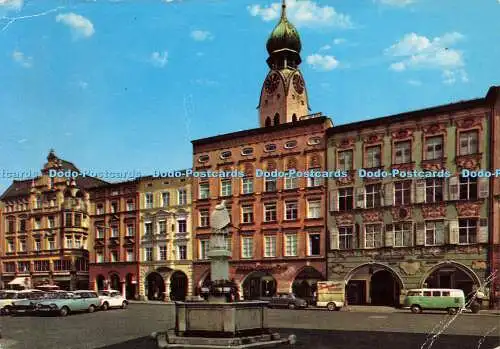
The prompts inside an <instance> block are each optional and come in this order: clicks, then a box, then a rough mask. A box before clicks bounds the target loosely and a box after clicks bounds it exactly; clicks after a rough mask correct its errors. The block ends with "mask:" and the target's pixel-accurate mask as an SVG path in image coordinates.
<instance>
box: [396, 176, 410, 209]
mask: <svg viewBox="0 0 500 349" xmlns="http://www.w3.org/2000/svg"><path fill="white" fill-rule="evenodd" d="M394 202H395V204H396V206H402V205H408V204H410V202H411V181H402V182H395V183H394Z"/></svg>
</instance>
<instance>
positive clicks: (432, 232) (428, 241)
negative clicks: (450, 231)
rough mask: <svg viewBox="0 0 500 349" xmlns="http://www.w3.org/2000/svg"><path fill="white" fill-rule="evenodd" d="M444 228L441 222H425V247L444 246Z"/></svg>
mask: <svg viewBox="0 0 500 349" xmlns="http://www.w3.org/2000/svg"><path fill="white" fill-rule="evenodd" d="M443 232H444V226H443V222H441V221H428V222H425V245H426V246H434V245H442V244H444V234H443Z"/></svg>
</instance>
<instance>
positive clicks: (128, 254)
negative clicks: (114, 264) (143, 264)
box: [126, 249, 134, 262]
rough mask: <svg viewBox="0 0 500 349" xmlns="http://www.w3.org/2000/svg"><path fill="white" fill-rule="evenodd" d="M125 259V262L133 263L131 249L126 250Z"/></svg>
mask: <svg viewBox="0 0 500 349" xmlns="http://www.w3.org/2000/svg"><path fill="white" fill-rule="evenodd" d="M126 259H127V262H133V261H134V250H133V249H127V253H126Z"/></svg>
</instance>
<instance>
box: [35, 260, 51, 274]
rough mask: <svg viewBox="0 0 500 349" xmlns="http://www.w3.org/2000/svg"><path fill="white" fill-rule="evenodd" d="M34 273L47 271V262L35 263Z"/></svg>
mask: <svg viewBox="0 0 500 349" xmlns="http://www.w3.org/2000/svg"><path fill="white" fill-rule="evenodd" d="M34 266H35V272H37V271H49V261H35V263H34Z"/></svg>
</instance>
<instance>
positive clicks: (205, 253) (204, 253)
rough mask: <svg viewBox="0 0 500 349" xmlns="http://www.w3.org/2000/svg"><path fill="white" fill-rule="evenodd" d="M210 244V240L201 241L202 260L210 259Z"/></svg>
mask: <svg viewBox="0 0 500 349" xmlns="http://www.w3.org/2000/svg"><path fill="white" fill-rule="evenodd" d="M209 243H210V242H209V241H208V239H205V240H200V256H199V257H200V259H208V249H209Z"/></svg>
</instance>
